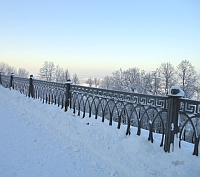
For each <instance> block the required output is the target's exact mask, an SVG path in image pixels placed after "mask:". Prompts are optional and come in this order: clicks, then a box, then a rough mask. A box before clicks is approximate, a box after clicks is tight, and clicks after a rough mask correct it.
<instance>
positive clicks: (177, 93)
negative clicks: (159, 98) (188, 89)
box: [168, 86, 185, 98]
mask: <svg viewBox="0 0 200 177" xmlns="http://www.w3.org/2000/svg"><path fill="white" fill-rule="evenodd" d="M184 95H185V93H184V91H183V90H182V89H181V88H180V87H179V86H172V87H171V88H170V93H169V94H168V96H169V97H179V98H180V97H183V96H184Z"/></svg>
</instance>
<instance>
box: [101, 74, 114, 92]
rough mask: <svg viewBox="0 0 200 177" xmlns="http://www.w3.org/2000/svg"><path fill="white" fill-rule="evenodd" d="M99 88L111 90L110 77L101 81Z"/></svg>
mask: <svg viewBox="0 0 200 177" xmlns="http://www.w3.org/2000/svg"><path fill="white" fill-rule="evenodd" d="M101 87H102V88H106V89H111V87H112V76H106V77H104V78H103V80H102V81H101Z"/></svg>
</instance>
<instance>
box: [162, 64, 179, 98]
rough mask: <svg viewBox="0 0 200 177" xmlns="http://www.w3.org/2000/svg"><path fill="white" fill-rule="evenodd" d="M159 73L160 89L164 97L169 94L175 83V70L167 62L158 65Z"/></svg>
mask: <svg viewBox="0 0 200 177" xmlns="http://www.w3.org/2000/svg"><path fill="white" fill-rule="evenodd" d="M159 72H160V77H161V87H162V88H161V89H162V90H163V91H164V94H165V95H166V94H168V93H169V89H170V88H171V87H172V86H173V85H175V83H176V79H175V69H174V66H173V65H172V64H171V63H169V62H167V63H162V64H161V65H160V67H159Z"/></svg>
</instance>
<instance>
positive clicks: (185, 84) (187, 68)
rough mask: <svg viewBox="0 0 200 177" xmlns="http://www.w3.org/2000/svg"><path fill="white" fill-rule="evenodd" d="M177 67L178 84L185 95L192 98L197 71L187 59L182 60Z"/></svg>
mask: <svg viewBox="0 0 200 177" xmlns="http://www.w3.org/2000/svg"><path fill="white" fill-rule="evenodd" d="M177 69H178V76H179V78H180V79H181V82H180V86H181V88H182V89H183V91H184V92H185V97H187V98H192V97H193V94H194V90H195V84H196V80H197V73H196V71H195V70H194V66H192V64H191V63H190V62H189V61H187V60H183V61H181V63H180V64H179V65H178V67H177Z"/></svg>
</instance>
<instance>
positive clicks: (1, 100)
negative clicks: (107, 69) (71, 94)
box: [0, 86, 200, 177]
mask: <svg viewBox="0 0 200 177" xmlns="http://www.w3.org/2000/svg"><path fill="white" fill-rule="evenodd" d="M116 127H117V124H115V123H113V126H109V125H108V122H106V121H105V123H102V122H101V119H100V118H99V119H97V120H96V119H94V117H91V118H88V117H86V118H84V119H82V118H81V117H79V116H76V115H73V113H72V111H68V112H64V111H63V109H60V108H58V107H57V106H55V105H46V104H42V102H41V101H39V100H34V99H32V98H27V97H25V96H24V95H21V94H20V93H18V92H17V91H14V90H9V89H5V88H3V87H2V86H0V176H1V177H22V176H26V177H36V176H37V177H50V176H55V177H68V176H69V177H80V176H81V177H83V176H86V177H106V176H119V177H135V176H136V177H137V176H138V177H151V176H154V177H155V176H159V177H160V176H162V177H168V176H170V177H173V176H174V177H175V176H181V177H187V176H188V177H189V176H192V177H199V176H200V157H197V156H193V155H192V152H193V145H191V144H189V143H184V142H182V148H181V149H179V148H176V147H178V145H177V144H176V145H175V150H174V152H171V153H165V152H164V150H163V147H159V144H160V136H159V135H156V134H154V140H155V141H154V143H153V144H152V143H150V142H149V141H148V140H147V138H148V132H146V131H142V135H141V136H137V135H136V129H135V128H133V127H132V128H131V135H130V136H126V135H125V132H126V127H125V126H122V128H121V129H117V128H116Z"/></svg>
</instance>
